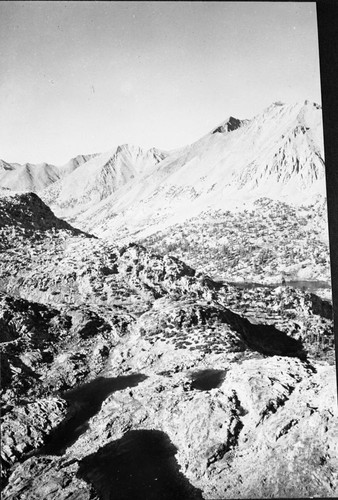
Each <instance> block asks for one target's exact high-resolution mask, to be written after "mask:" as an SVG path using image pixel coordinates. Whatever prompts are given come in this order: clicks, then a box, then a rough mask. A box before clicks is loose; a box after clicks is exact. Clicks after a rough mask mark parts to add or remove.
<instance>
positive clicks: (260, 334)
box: [0, 102, 338, 500]
mask: <svg viewBox="0 0 338 500" xmlns="http://www.w3.org/2000/svg"><path fill="white" fill-rule="evenodd" d="M324 168H325V167H324V160H323V144H322V127H321V110H320V107H319V106H318V105H316V104H313V103H309V102H305V103H303V104H297V105H284V104H282V103H280V102H277V103H274V104H273V105H271V106H269V108H267V109H266V110H265V111H264V112H263V113H262V114H260V115H258V116H256V117H255V118H253V119H252V120H239V119H236V118H234V117H231V116H230V117H228V118H227V119H226V120H224V121H223V122H222V123H221V124H219V125H218V126H216V127H215V128H214V129H213V130H211V131H210V132H209V133H207V134H206V135H205V136H204V137H202V138H201V139H200V140H198V141H197V142H195V143H193V144H191V145H189V146H186V147H183V148H180V149H176V150H175V151H161V150H158V149H155V148H152V149H149V150H144V149H141V148H139V147H138V146H132V145H129V144H125V145H122V146H118V147H115V148H112V149H111V150H109V151H107V152H106V153H102V154H95V155H79V156H78V157H76V158H74V159H72V160H70V161H69V162H68V163H67V164H66V165H63V166H61V167H57V166H52V165H47V164H42V165H30V164H25V165H19V164H9V163H6V162H2V164H1V175H2V177H1V179H2V181H1V182H0V187H1V196H0V356H1V363H0V367H1V387H0V395H1V460H2V468H1V475H2V487H3V491H2V498H3V499H4V500H27V499H28V498H29V499H33V498H34V499H35V500H46V499H52V498H53V499H55V500H67V499H68V500H69V499H73V500H76V499H79V500H98V499H106V498H119V499H121V500H122V498H123V499H125V500H135V499H142V500H143V499H145V498H147V499H149V500H151V499H159V498H161V499H163V500H172V499H175V498H176V499H183V498H184V499H186V500H202V499H205V500H216V499H219V500H223V499H226V498H228V499H230V498H243V499H245V498H282V497H283V498H295V497H297V498H312V497H314V496H322V497H325V498H328V497H332V498H336V497H337V492H338V481H337V474H336V470H337V446H336V439H335V436H336V435H337V423H338V420H337V405H336V394H335V392H336V386H335V375H336V374H335V366H334V363H335V358H334V333H333V319H332V316H333V312H332V304H331V302H330V300H326V297H323V290H321V292H320V293H319V291H317V289H318V288H320V287H322V288H323V287H324V288H325V287H326V288H325V290H324V291H325V292H326V293H329V292H330V288H329V286H330V285H329V283H328V282H329V279H330V272H329V251H328V239H327V217H326V200H325V169H324ZM27 191H34V192H27ZM102 235H103V236H104V237H102ZM128 240H129V241H130V240H132V241H131V242H129V241H128ZM281 276H283V280H280V278H281ZM292 278H293V279H298V280H300V279H302V280H305V281H302V284H301V285H300V283H299V282H297V283H296V284H294V286H292V284H291V283H290V282H289V283H288V281H290V279H292ZM311 279H312V280H315V285H316V288H315V289H314V288H311V289H310V288H309V286H310V284H311V285H313V284H314V283H313V282H311V283H309V281H308V280H311ZM278 280H279V281H278ZM306 280H307V281H306ZM322 280H323V282H322V283H321V281H322ZM243 281H244V282H245V283H243ZM267 281H268V282H269V285H268V284H267ZM277 281H278V283H277ZM263 282H264V283H265V284H264V285H263ZM304 283H305V284H306V285H307V289H306V288H305V287H304V286H303V285H304ZM313 292H315V293H313Z"/></svg>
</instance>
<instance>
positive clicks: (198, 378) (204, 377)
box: [190, 369, 226, 391]
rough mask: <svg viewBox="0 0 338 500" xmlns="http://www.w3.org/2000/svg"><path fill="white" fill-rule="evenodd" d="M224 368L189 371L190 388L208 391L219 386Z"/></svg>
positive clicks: (223, 375)
mask: <svg viewBox="0 0 338 500" xmlns="http://www.w3.org/2000/svg"><path fill="white" fill-rule="evenodd" d="M225 374H226V370H212V369H207V370H198V371H196V372H193V373H191V375H190V376H191V378H192V384H191V388H192V389H198V390H199V391H210V389H215V388H217V387H219V386H220V385H221V384H222V382H223V380H224V379H225Z"/></svg>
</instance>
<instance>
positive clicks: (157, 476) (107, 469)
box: [78, 430, 203, 500]
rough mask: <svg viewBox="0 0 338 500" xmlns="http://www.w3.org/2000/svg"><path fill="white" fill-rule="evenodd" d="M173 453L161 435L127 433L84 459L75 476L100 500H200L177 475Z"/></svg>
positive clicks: (200, 496) (141, 432) (196, 490)
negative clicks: (87, 484)
mask: <svg viewBox="0 0 338 500" xmlns="http://www.w3.org/2000/svg"><path fill="white" fill-rule="evenodd" d="M176 452H177V449H176V448H175V446H174V445H173V444H172V443H171V442H170V440H169V438H168V436H167V435H166V434H165V433H163V432H160V431H155V430H151V431H149V430H138V431H129V432H127V433H126V434H125V435H124V436H123V437H122V438H121V439H118V440H117V441H114V442H112V443H110V444H107V445H106V446H104V447H103V448H101V449H100V450H99V451H98V452H97V453H93V454H92V455H89V456H87V457H86V458H84V459H83V460H82V461H81V462H80V467H79V472H78V476H79V477H80V478H81V479H84V480H85V481H87V482H89V483H91V484H92V485H93V486H94V488H95V490H96V491H97V492H98V493H99V495H100V498H101V499H102V500H115V499H116V500H145V499H147V500H202V498H203V497H202V495H201V492H200V490H198V489H196V488H194V487H193V486H192V485H191V484H190V483H189V481H188V480H187V479H186V478H185V477H184V476H183V474H182V473H181V472H180V469H179V466H178V464H177V462H176V459H175V454H176Z"/></svg>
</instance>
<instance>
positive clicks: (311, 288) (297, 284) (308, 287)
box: [228, 280, 331, 293]
mask: <svg viewBox="0 0 338 500" xmlns="http://www.w3.org/2000/svg"><path fill="white" fill-rule="evenodd" d="M228 283H229V285H233V286H237V287H238V288H248V289H252V288H257V287H265V288H276V287H277V286H291V287H293V288H300V289H301V290H305V291H307V292H312V293H316V291H318V290H320V289H321V288H325V289H330V288H331V285H330V284H329V283H327V281H304V280H303V281H286V282H285V283H281V282H279V283H269V284H268V285H267V284H262V283H254V282H247V281H238V282H228Z"/></svg>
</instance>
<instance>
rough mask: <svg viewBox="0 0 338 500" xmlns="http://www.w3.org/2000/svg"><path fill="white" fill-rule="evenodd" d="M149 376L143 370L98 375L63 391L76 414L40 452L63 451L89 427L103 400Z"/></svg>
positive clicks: (64, 396)
mask: <svg viewBox="0 0 338 500" xmlns="http://www.w3.org/2000/svg"><path fill="white" fill-rule="evenodd" d="M146 378H147V377H146V376H145V375H142V374H136V375H128V376H124V377H116V378H104V377H98V378H97V379H95V380H93V381H92V382H89V383H87V384H83V385H82V386H80V387H78V388H77V389H72V390H70V391H67V392H66V393H64V394H63V396H62V397H63V398H64V399H66V400H67V401H69V402H70V403H71V408H73V409H72V410H71V411H72V412H73V414H72V416H71V417H70V418H68V419H66V420H65V421H64V422H62V423H61V424H60V425H59V426H58V427H57V428H56V429H55V430H54V432H53V433H52V434H51V435H50V439H49V440H48V441H47V443H46V445H45V446H44V447H43V448H42V449H41V450H40V451H39V452H38V454H39V455H62V454H63V453H64V452H65V450H66V448H67V447H68V446H70V445H72V444H73V443H75V441H76V440H77V439H78V438H79V437H80V436H81V434H83V433H84V432H85V431H86V430H87V429H88V420H89V419H90V418H91V417H93V416H94V415H95V414H96V413H97V412H98V411H99V410H100V408H101V405H102V403H103V401H104V400H105V399H106V398H107V396H109V394H111V393H112V392H115V391H120V390H122V389H126V388H127V387H134V386H136V385H138V384H139V383H140V382H142V381H143V380H145V379H146Z"/></svg>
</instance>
